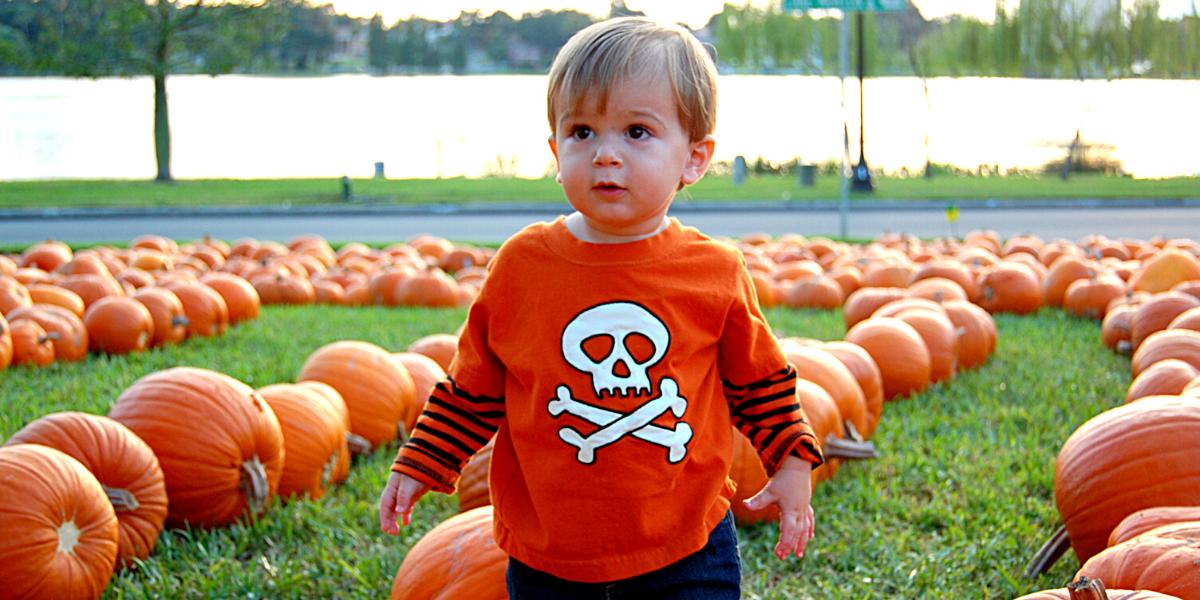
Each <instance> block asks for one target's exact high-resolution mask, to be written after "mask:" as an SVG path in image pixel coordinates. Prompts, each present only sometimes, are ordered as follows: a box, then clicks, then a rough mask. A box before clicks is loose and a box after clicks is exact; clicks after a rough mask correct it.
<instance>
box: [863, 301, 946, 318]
mask: <svg viewBox="0 0 1200 600" xmlns="http://www.w3.org/2000/svg"><path fill="white" fill-rule="evenodd" d="M913 308H920V309H925V310H931V311H933V312H935V313H938V314H942V315H944V314H946V309H945V308H942V305H941V304H940V303H938V302H934V301H933V300H927V299H925V298H901V299H899V300H896V301H895V302H888V303H887V304H884V305H883V306H880V307H879V309H878V310H876V311H875V312H874V313H872V314H871V316H872V317H894V316H896V315H898V314H900V313H902V312H904V311H906V310H909V309H913Z"/></svg>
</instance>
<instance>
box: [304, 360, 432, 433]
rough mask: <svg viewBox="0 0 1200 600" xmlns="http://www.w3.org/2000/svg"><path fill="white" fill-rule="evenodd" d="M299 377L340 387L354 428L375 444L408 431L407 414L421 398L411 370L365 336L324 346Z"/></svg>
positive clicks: (354, 430) (355, 431)
mask: <svg viewBox="0 0 1200 600" xmlns="http://www.w3.org/2000/svg"><path fill="white" fill-rule="evenodd" d="M296 380H297V381H306V380H315V381H321V382H324V383H327V384H329V385H330V386H332V387H333V388H334V389H335V390H337V391H338V393H339V394H341V395H342V398H343V399H344V400H345V401H346V408H348V409H349V411H350V431H352V432H353V433H355V434H356V435H359V436H362V437H363V438H365V439H366V440H367V441H369V442H370V443H371V447H372V448H378V447H379V446H382V445H384V444H386V443H388V442H390V441H392V440H394V439H396V438H397V436H398V435H399V437H401V438H403V437H405V436H406V435H407V429H404V421H403V418H404V416H405V415H406V414H408V413H409V411H411V410H412V405H413V403H415V402H416V388H415V386H414V385H413V380H412V376H410V375H409V374H408V370H407V369H406V368H404V366H403V365H401V364H399V363H398V362H396V361H393V360H392V358H391V355H390V354H389V353H388V351H387V350H384V349H383V348H380V347H379V346H376V345H374V344H370V343H367V342H359V341H341V342H334V343H332V344H328V345H325V346H322V347H321V348H318V349H317V350H316V351H315V352H313V353H312V354H310V355H309V357H308V359H307V360H305V361H304V366H303V367H301V369H300V374H299V375H297V376H296Z"/></svg>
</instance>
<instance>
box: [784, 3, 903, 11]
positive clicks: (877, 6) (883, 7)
mask: <svg viewBox="0 0 1200 600" xmlns="http://www.w3.org/2000/svg"><path fill="white" fill-rule="evenodd" d="M827 8H836V9H838V10H843V11H846V12H888V11H903V10H904V9H906V8H908V0H783V10H797V11H804V10H815V9H827Z"/></svg>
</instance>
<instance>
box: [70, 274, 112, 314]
mask: <svg viewBox="0 0 1200 600" xmlns="http://www.w3.org/2000/svg"><path fill="white" fill-rule="evenodd" d="M58 285H59V286H60V287H64V288H66V289H68V290H71V291H72V292H75V293H76V294H78V295H79V297H80V298H81V299H82V300H83V305H84V307H85V308H86V307H88V306H91V305H92V304H93V303H95V302H96V301H97V300H99V299H101V298H107V297H109V296H124V295H125V288H123V287H121V284H120V283H119V282H118V281H117V280H116V279H114V278H113V277H112V276H111V275H96V274H92V273H86V274H83V275H68V276H67V277H63V279H62V281H60V282H59V283H58Z"/></svg>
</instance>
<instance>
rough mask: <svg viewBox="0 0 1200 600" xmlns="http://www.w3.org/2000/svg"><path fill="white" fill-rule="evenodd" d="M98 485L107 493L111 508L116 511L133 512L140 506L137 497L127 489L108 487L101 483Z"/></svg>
mask: <svg viewBox="0 0 1200 600" xmlns="http://www.w3.org/2000/svg"><path fill="white" fill-rule="evenodd" d="M100 487H102V488H104V493H105V494H108V501H109V502H110V503H112V505H113V510H115V511H117V512H133V511H135V510H137V509H138V507H139V506H141V504H139V503H138V501H137V497H136V496H134V495H133V492H131V491H129V490H124V489H121V488H110V487H108V486H107V485H104V484H101V485H100Z"/></svg>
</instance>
